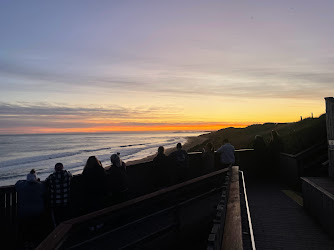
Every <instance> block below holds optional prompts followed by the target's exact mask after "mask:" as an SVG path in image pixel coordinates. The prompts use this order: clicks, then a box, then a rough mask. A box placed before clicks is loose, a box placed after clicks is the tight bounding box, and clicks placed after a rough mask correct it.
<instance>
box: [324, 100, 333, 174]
mask: <svg viewBox="0 0 334 250" xmlns="http://www.w3.org/2000/svg"><path fill="white" fill-rule="evenodd" d="M325 100H326V126H327V139H328V159H329V167H328V174H329V176H330V177H334V98H333V97H326V98H325Z"/></svg>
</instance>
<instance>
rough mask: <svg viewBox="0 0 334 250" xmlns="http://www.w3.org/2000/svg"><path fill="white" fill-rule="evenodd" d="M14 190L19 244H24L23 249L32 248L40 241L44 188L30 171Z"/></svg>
mask: <svg viewBox="0 0 334 250" xmlns="http://www.w3.org/2000/svg"><path fill="white" fill-rule="evenodd" d="M15 189H16V192H17V214H18V219H19V235H20V237H21V239H20V242H24V244H25V247H28V248H33V247H34V246H35V245H36V244H37V243H38V242H39V240H40V239H39V236H40V235H41V232H40V228H42V227H43V222H44V221H43V219H44V218H45V211H46V208H45V200H46V186H45V184H44V183H42V182H39V181H38V179H37V177H36V172H35V170H34V169H32V170H31V171H30V173H29V174H28V175H27V178H26V180H19V181H18V182H16V184H15ZM42 237H43V236H42Z"/></svg>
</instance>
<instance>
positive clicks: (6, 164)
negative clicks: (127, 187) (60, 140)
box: [0, 147, 111, 168]
mask: <svg viewBox="0 0 334 250" xmlns="http://www.w3.org/2000/svg"><path fill="white" fill-rule="evenodd" d="M107 149H111V148H110V147H103V148H97V149H84V150H78V151H74V152H62V153H55V154H48V155H39V156H31V157H24V158H18V159H13V160H8V161H2V162H0V168H4V167H11V166H15V165H20V164H28V163H34V162H40V161H46V160H52V159H58V158H63V157H69V156H75V155H79V154H82V153H89V152H98V151H103V150H107Z"/></svg>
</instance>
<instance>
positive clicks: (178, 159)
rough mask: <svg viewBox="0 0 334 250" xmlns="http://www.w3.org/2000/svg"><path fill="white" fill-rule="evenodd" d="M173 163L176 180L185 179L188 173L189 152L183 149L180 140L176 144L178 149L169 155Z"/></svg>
mask: <svg viewBox="0 0 334 250" xmlns="http://www.w3.org/2000/svg"><path fill="white" fill-rule="evenodd" d="M169 158H170V160H171V165H172V168H173V170H174V171H173V172H174V178H175V181H176V182H182V181H185V180H186V178H187V175H188V167H189V156H188V153H187V152H186V151H185V150H183V149H182V144H181V143H180V142H179V143H178V144H177V145H176V151H174V152H172V153H171V154H170V155H169Z"/></svg>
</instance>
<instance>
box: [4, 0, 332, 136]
mask: <svg viewBox="0 0 334 250" xmlns="http://www.w3.org/2000/svg"><path fill="white" fill-rule="evenodd" d="M333 10H334V2H333V1H330V0H328V1H274V0H271V1H270V0H269V1H257V0H253V1H250V0H248V1H239V0H237V1H52V2H46V1H6V0H5V1H2V2H1V8H0V34H1V39H0V88H1V92H0V132H2V133H7V132H8V133H11V132H13V133H18V132H20V131H23V130H24V131H25V132H29V131H33V132H36V131H37V132H38V129H37V128H40V126H41V124H43V127H45V128H49V129H50V130H52V128H56V127H57V126H58V125H59V120H61V121H62V127H63V128H64V129H66V128H67V127H68V128H72V127H73V126H74V127H75V126H78V128H79V127H81V126H84V127H87V126H92V127H94V126H95V127H98V126H102V125H103V126H104V127H108V126H112V125H113V124H117V125H121V124H134V126H135V125H136V124H146V125H147V126H149V124H153V123H157V124H163V123H164V122H165V123H166V124H167V125H170V124H174V123H180V124H185V123H189V124H196V123H213V124H215V123H217V122H218V123H221V124H224V123H231V124H239V123H240V124H242V123H243V124H251V123H259V122H260V123H261V122H269V121H274V122H275V121H277V122H283V121H294V120H297V119H298V118H299V116H300V115H303V116H307V115H310V113H311V112H314V113H315V114H316V115H319V114H321V113H324V112H325V110H324V99H323V98H324V97H326V96H333V79H334V72H333V68H334V67H333V66H334V32H333V29H332V27H331V26H332V24H333V23H334V15H333V14H332V12H333ZM41 110H43V112H42V111H41ZM65 110H81V111H82V110H84V112H81V111H80V112H75V114H72V115H71V116H70V115H69V114H68V112H67V113H66V112H65ZM100 110H103V112H99V111H100ZM152 110H154V111H152ZM104 111H105V112H106V113H107V114H108V115H107V118H110V117H113V119H111V118H110V119H105V115H103V114H101V113H104ZM20 112H24V114H25V115H24V116H23V115H22V114H21V113H20ZM83 113H84V114H85V115H83ZM87 114H89V115H88V117H87ZM73 120H75V124H76V125H73V124H72V122H73ZM94 121H98V122H95V123H94ZM83 123H84V124H83ZM18 124H20V126H19V125H18ZM80 124H81V125H80ZM101 124H102V125H101ZM24 127H26V129H23V128H24ZM33 128H36V129H35V130H34V129H33ZM22 129H23V130H22Z"/></svg>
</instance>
